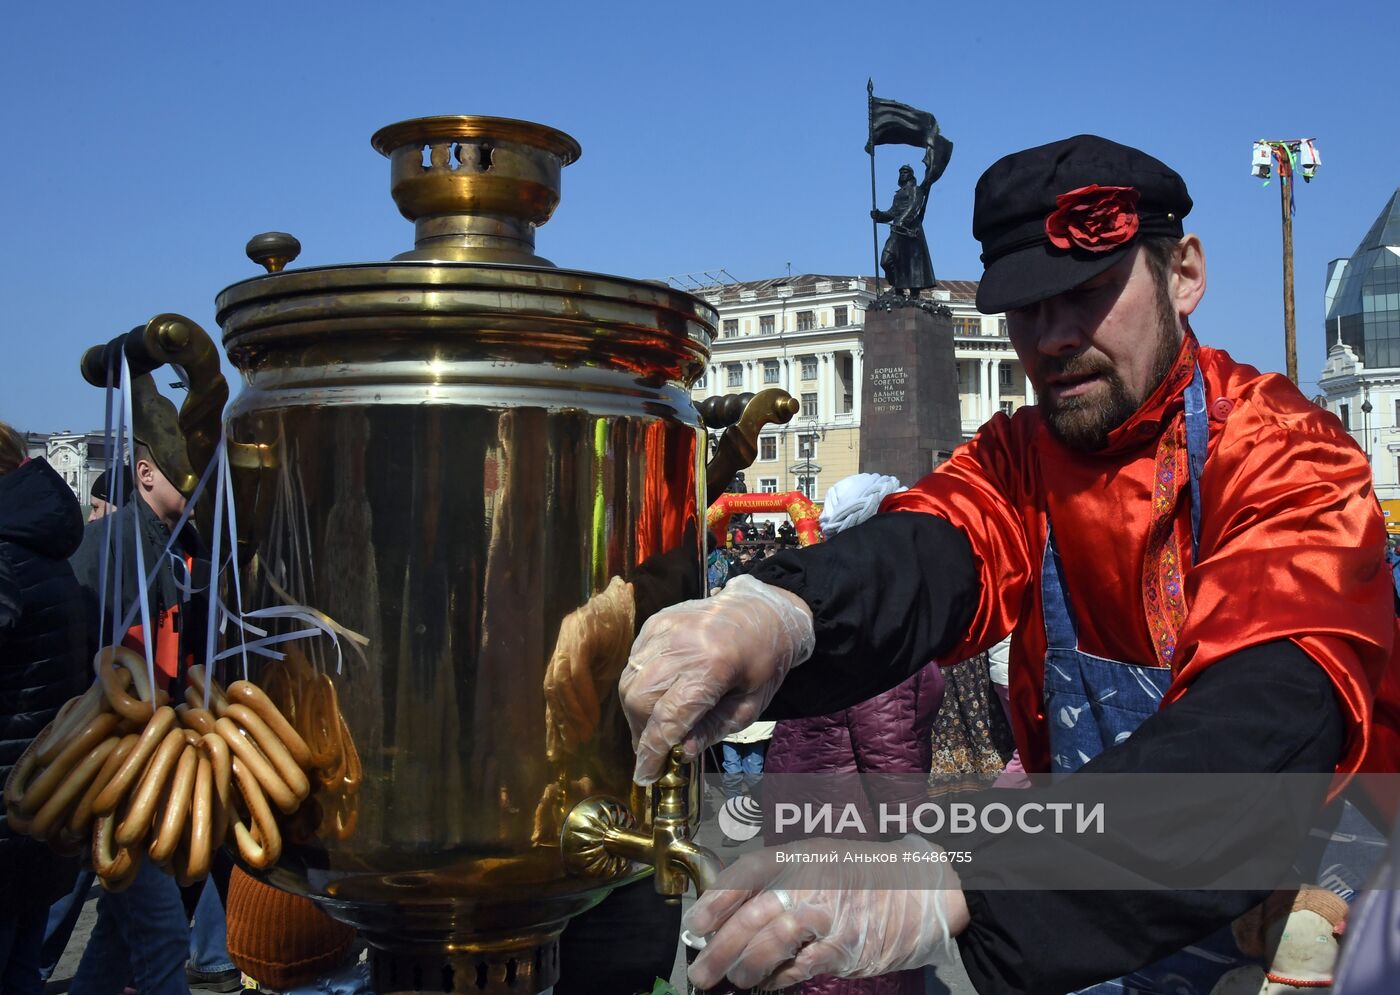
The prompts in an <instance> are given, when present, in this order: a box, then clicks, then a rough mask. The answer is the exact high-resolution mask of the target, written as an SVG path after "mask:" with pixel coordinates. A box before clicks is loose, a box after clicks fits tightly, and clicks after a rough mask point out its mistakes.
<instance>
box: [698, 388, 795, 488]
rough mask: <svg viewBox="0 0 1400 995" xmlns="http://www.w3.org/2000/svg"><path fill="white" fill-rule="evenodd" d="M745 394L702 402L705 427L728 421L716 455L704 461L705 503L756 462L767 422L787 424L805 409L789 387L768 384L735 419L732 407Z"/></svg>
mask: <svg viewBox="0 0 1400 995" xmlns="http://www.w3.org/2000/svg"><path fill="white" fill-rule="evenodd" d="M742 396H743V395H741V394H730V395H729V396H727V397H710V398H706V399H705V400H704V401H702V402H701V403H700V405H699V408H700V417H701V418H702V419H703V420H704V422H705V427H706V428H720V427H722V426H724V425H729V427H728V428H726V429H725V431H724V435H722V436H720V440H719V444H718V445H717V446H715V454H714V456H712V457H711V458H710V461H709V462H708V463H706V464H705V506H706V507H709V506H710V505H712V504H714V503H715V500H716V499H717V498H718V497H719V496H720V495H721V494H723V493H724V489H725V488H726V487H728V486H729V484H730V482H731V481H732V480H733V479H734V475H735V474H736V473H738V472H739V471H740V470H744V469H747V468H748V467H749V466H751V465H753V461H754V459H755V458H757V456H758V434H759V433H760V432H762V431H763V429H764V426H766V425H785V424H787V423H788V422H790V421H792V419H793V417H794V416H795V415H796V414H797V413H798V412H799V411H801V410H802V402H800V401H798V400H797V398H795V397H793V396H792V395H791V394H789V393H788V392H787V391H785V390H782V389H781V388H778V387H769V388H768V389H767V390H761V391H759V392H758V393H757V394H755V395H753V398H752V400H750V401H749V402H748V404H745V405H743V407H742V410H741V411H740V413H739V415H738V418H737V419H736V418H734V417H732V409H733V407H734V406H735V405H734V402H736V401H738V400H739V398H741V397H742ZM726 416H728V417H726ZM731 423H732V424H731Z"/></svg>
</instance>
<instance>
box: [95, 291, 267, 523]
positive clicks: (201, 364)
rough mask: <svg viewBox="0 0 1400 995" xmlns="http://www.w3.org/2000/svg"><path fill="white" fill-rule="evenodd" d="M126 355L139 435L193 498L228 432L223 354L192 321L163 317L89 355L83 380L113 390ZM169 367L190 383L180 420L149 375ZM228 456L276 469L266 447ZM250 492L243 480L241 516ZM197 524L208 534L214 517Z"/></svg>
mask: <svg viewBox="0 0 1400 995" xmlns="http://www.w3.org/2000/svg"><path fill="white" fill-rule="evenodd" d="M123 355H124V356H125V357H126V361H127V365H128V367H129V368H130V370H131V377H132V395H133V396H132V417H133V420H134V421H135V422H136V424H135V425H133V426H132V430H133V434H134V435H137V436H138V437H140V438H141V441H142V442H143V443H145V444H146V446H148V447H149V448H150V450H151V453H152V455H153V456H154V457H155V460H156V462H157V463H158V464H159V465H160V469H161V472H162V473H164V474H165V476H166V478H167V479H168V480H169V481H170V483H171V484H172V485H174V486H175V488H176V489H177V490H179V492H180V493H181V494H183V495H185V496H186V497H189V496H190V495H191V494H192V493H194V489H195V487H196V486H198V484H199V478H200V477H201V476H202V475H203V473H204V471H205V470H206V469H207V468H208V466H209V464H210V462H212V461H213V459H214V456H215V451H216V449H217V448H218V445H219V439H220V437H221V436H222V433H223V415H224V405H226V404H227V403H228V381H226V380H225V379H224V375H223V373H222V371H221V370H220V368H219V350H218V348H217V347H216V346H215V345H214V340H213V339H211V338H210V337H209V333H208V332H206V331H205V330H204V329H203V328H201V327H200V326H199V325H198V324H197V323H195V322H194V321H191V320H190V319H189V318H186V317H185V316H183V315H179V314H158V315H156V316H155V317H154V318H152V319H151V320H150V321H148V322H146V324H144V325H138V326H136V327H135V328H133V329H132V330H131V331H129V332H126V333H125V334H122V335H118V336H117V337H116V338H114V339H112V340H111V341H110V342H107V343H105V344H103V345H95V346H93V347H92V348H90V349H88V350H87V351H86V352H84V353H83V358H82V361H81V363H80V364H79V368H80V370H81V371H82V375H83V379H84V380H86V381H87V382H88V383H90V384H92V385H93V386H94V387H106V386H108V382H107V378H108V376H109V375H111V376H112V377H113V378H114V379H115V378H116V377H117V371H119V370H120V369H121V364H120V357H121V356H123ZM165 365H170V366H176V367H179V368H180V370H181V371H182V375H183V377H184V386H185V389H186V395H185V402H184V403H183V404H182V405H181V406H180V409H179V412H178V414H177V413H176V411H175V406H174V404H172V403H171V402H170V401H169V400H168V399H167V398H165V397H163V396H162V395H161V394H160V393H159V392H158V391H157V390H156V387H155V381H154V380H153V379H152V378H151V377H150V376H149V374H150V373H151V372H153V371H154V370H157V369H159V368H160V367H162V366H165ZM109 371H110V374H109ZM112 386H116V384H115V383H113V384H112ZM228 450H229V463H230V465H231V466H233V467H234V468H238V469H259V468H265V467H270V466H272V465H273V463H274V459H273V455H272V453H271V452H270V450H268V447H266V446H256V445H246V444H239V443H234V442H229V443H228ZM245 491H246V488H243V487H240V486H238V482H237V481H235V487H234V499H235V500H236V501H238V503H239V505H240V509H239V510H240V513H241V514H246V509H245V508H244V507H243V505H244V504H245V503H246V501H247V499H248V498H249V497H250V495H248V494H246V493H245ZM207 507H209V505H206V506H205V508H207ZM196 518H197V520H198V521H199V525H200V527H201V528H202V529H204V530H205V532H206V534H208V530H209V528H210V525H211V522H210V520H209V519H210V513H209V512H207V511H205V510H204V509H203V508H201V509H197V510H196Z"/></svg>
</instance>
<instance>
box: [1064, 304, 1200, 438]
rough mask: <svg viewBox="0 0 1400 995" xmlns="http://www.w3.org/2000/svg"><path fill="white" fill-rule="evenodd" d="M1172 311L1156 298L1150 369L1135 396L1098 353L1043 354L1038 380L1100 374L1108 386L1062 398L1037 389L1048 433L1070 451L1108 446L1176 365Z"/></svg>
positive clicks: (1179, 346) (1172, 309)
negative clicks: (1056, 356)
mask: <svg viewBox="0 0 1400 995" xmlns="http://www.w3.org/2000/svg"><path fill="white" fill-rule="evenodd" d="M1176 328H1177V316H1176V310H1175V308H1173V307H1172V306H1171V302H1170V301H1169V300H1163V299H1162V297H1161V296H1159V298H1158V306H1157V343H1156V349H1157V352H1156V355H1155V356H1154V357H1153V360H1152V370H1151V374H1150V375H1149V377H1148V381H1147V386H1146V389H1145V390H1144V392H1143V393H1142V395H1141V396H1140V397H1135V396H1134V395H1133V394H1132V392H1131V391H1129V390H1128V385H1127V384H1125V383H1124V382H1123V378H1122V377H1120V376H1119V375H1118V372H1117V371H1116V370H1114V369H1113V366H1112V364H1110V363H1109V362H1108V360H1106V359H1104V358H1102V357H1101V356H1090V355H1088V354H1087V353H1080V354H1079V355H1077V356H1071V357H1069V358H1068V359H1064V360H1057V359H1053V358H1047V359H1046V360H1045V361H1044V362H1043V363H1041V365H1040V379H1041V383H1045V381H1046V379H1047V378H1049V377H1052V376H1056V375H1068V376H1071V377H1080V376H1094V375H1098V376H1101V377H1102V378H1103V381H1104V384H1105V385H1106V386H1107V388H1108V392H1107V394H1104V392H1103V391H1094V392H1093V393H1091V394H1089V395H1080V396H1078V397H1067V398H1064V399H1063V400H1056V399H1055V398H1054V397H1053V396H1052V395H1051V393H1050V391H1049V390H1047V389H1044V388H1042V389H1041V391H1040V414H1041V417H1042V418H1044V419H1045V424H1046V425H1047V426H1049V428H1050V431H1051V433H1052V434H1053V435H1054V436H1055V437H1056V438H1057V439H1059V440H1060V441H1061V442H1063V443H1064V444H1065V445H1066V446H1068V447H1069V448H1071V449H1079V450H1084V451H1087V452H1095V451H1097V450H1100V449H1102V448H1104V446H1106V445H1108V436H1109V434H1110V433H1111V432H1112V431H1113V430H1114V429H1115V428H1117V427H1118V426H1119V425H1122V424H1123V423H1124V422H1126V421H1127V420H1128V419H1129V418H1131V417H1132V416H1133V414H1134V412H1136V411H1137V410H1138V408H1140V407H1142V402H1143V401H1145V400H1147V399H1148V398H1149V397H1151V396H1152V394H1153V392H1154V391H1156V389H1157V388H1158V387H1159V386H1161V384H1162V381H1163V380H1165V379H1166V378H1167V374H1168V373H1170V372H1171V370H1172V366H1173V365H1174V364H1175V363H1176V356H1177V353H1178V352H1179V351H1180V348H1181V343H1180V342H1179V341H1178V340H1177V337H1176V334H1175V331H1176Z"/></svg>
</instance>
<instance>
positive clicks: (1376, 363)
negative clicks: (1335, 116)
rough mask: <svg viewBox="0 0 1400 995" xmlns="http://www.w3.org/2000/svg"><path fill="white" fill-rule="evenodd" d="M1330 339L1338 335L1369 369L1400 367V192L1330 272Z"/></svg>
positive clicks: (1327, 343) (1331, 343) (1393, 195)
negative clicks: (1351, 250)
mask: <svg viewBox="0 0 1400 995" xmlns="http://www.w3.org/2000/svg"><path fill="white" fill-rule="evenodd" d="M1326 333H1327V340H1326V344H1325V345H1324V347H1323V348H1324V349H1330V348H1331V347H1332V345H1333V344H1335V343H1336V341H1337V337H1338V335H1340V336H1341V340H1342V341H1343V342H1344V343H1346V344H1347V345H1348V346H1350V347H1351V348H1352V351H1353V352H1355V353H1356V355H1357V356H1358V357H1359V358H1360V359H1361V361H1362V362H1363V363H1364V364H1365V366H1366V368H1367V369H1370V370H1374V369H1378V368H1383V367H1391V368H1394V367H1400V188H1397V189H1396V190H1395V192H1394V193H1392V194H1391V195H1390V200H1389V201H1388V202H1387V203H1386V205H1385V209H1384V210H1382V211H1381V213H1380V216H1379V217H1378V218H1376V221H1375V224H1373V225H1371V230H1370V231H1368V232H1367V233H1366V237H1365V238H1363V239H1362V240H1361V244H1360V245H1358V246H1357V247H1356V251H1355V252H1353V253H1352V254H1351V256H1350V257H1349V258H1347V259H1337V260H1334V261H1333V262H1332V264H1331V265H1330V266H1329V268H1328V273H1327V329H1326Z"/></svg>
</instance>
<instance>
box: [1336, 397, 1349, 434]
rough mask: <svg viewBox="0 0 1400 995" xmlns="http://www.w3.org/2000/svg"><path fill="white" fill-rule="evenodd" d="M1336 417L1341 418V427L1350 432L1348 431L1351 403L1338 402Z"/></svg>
mask: <svg viewBox="0 0 1400 995" xmlns="http://www.w3.org/2000/svg"><path fill="white" fill-rule="evenodd" d="M1337 417H1338V418H1340V419H1341V420H1342V428H1344V429H1346V430H1347V431H1348V432H1350V431H1351V405H1350V404H1339V405H1337Z"/></svg>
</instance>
